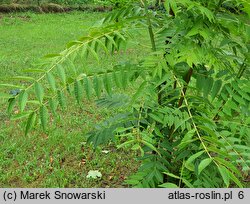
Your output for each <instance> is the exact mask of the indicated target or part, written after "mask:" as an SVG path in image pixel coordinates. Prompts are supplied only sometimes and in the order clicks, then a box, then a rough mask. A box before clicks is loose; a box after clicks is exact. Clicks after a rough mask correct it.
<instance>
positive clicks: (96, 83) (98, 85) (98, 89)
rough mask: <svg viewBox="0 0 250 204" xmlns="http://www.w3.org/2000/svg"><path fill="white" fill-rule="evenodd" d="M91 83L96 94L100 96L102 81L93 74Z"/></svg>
mask: <svg viewBox="0 0 250 204" xmlns="http://www.w3.org/2000/svg"><path fill="white" fill-rule="evenodd" d="M93 85H94V89H95V93H96V96H97V97H98V98H100V97H101V93H102V82H101V80H100V79H99V78H98V77H97V76H94V80H93Z"/></svg>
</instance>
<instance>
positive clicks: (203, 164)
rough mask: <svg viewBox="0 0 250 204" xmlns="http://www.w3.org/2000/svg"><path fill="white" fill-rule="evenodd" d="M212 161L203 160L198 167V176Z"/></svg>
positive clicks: (209, 159)
mask: <svg viewBox="0 0 250 204" xmlns="http://www.w3.org/2000/svg"><path fill="white" fill-rule="evenodd" d="M212 161H213V159H212V158H207V159H203V160H202V161H201V162H200V164H199V166H198V175H200V173H201V172H202V171H203V170H204V169H205V168H206V167H207V166H208V165H209V164H210V163H211V162H212Z"/></svg>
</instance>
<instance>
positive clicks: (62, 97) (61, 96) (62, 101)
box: [57, 90, 66, 109]
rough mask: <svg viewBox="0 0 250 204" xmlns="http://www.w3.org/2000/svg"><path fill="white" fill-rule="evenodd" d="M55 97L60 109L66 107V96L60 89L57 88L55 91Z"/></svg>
mask: <svg viewBox="0 0 250 204" xmlns="http://www.w3.org/2000/svg"><path fill="white" fill-rule="evenodd" d="M57 99H58V102H59V105H60V106H61V108H62V109H65V108H66V98H65V95H64V93H63V92H62V91H60V90H58V91H57Z"/></svg>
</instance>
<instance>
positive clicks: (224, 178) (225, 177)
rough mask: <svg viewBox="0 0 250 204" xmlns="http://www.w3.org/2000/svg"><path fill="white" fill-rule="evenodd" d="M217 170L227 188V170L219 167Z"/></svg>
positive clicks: (228, 182)
mask: <svg viewBox="0 0 250 204" xmlns="http://www.w3.org/2000/svg"><path fill="white" fill-rule="evenodd" d="M218 170H219V172H220V174H221V176H222V178H223V181H224V183H225V184H226V187H228V186H229V184H230V174H229V170H228V169H227V168H226V167H224V166H221V165H219V166H218Z"/></svg>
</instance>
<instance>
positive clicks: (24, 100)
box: [18, 91, 28, 112]
mask: <svg viewBox="0 0 250 204" xmlns="http://www.w3.org/2000/svg"><path fill="white" fill-rule="evenodd" d="M27 101H28V93H27V92H26V91H22V92H21V93H20V94H19V98H18V104H19V108H20V111H21V112H23V111H24V109H25V106H26V104H27Z"/></svg>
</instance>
